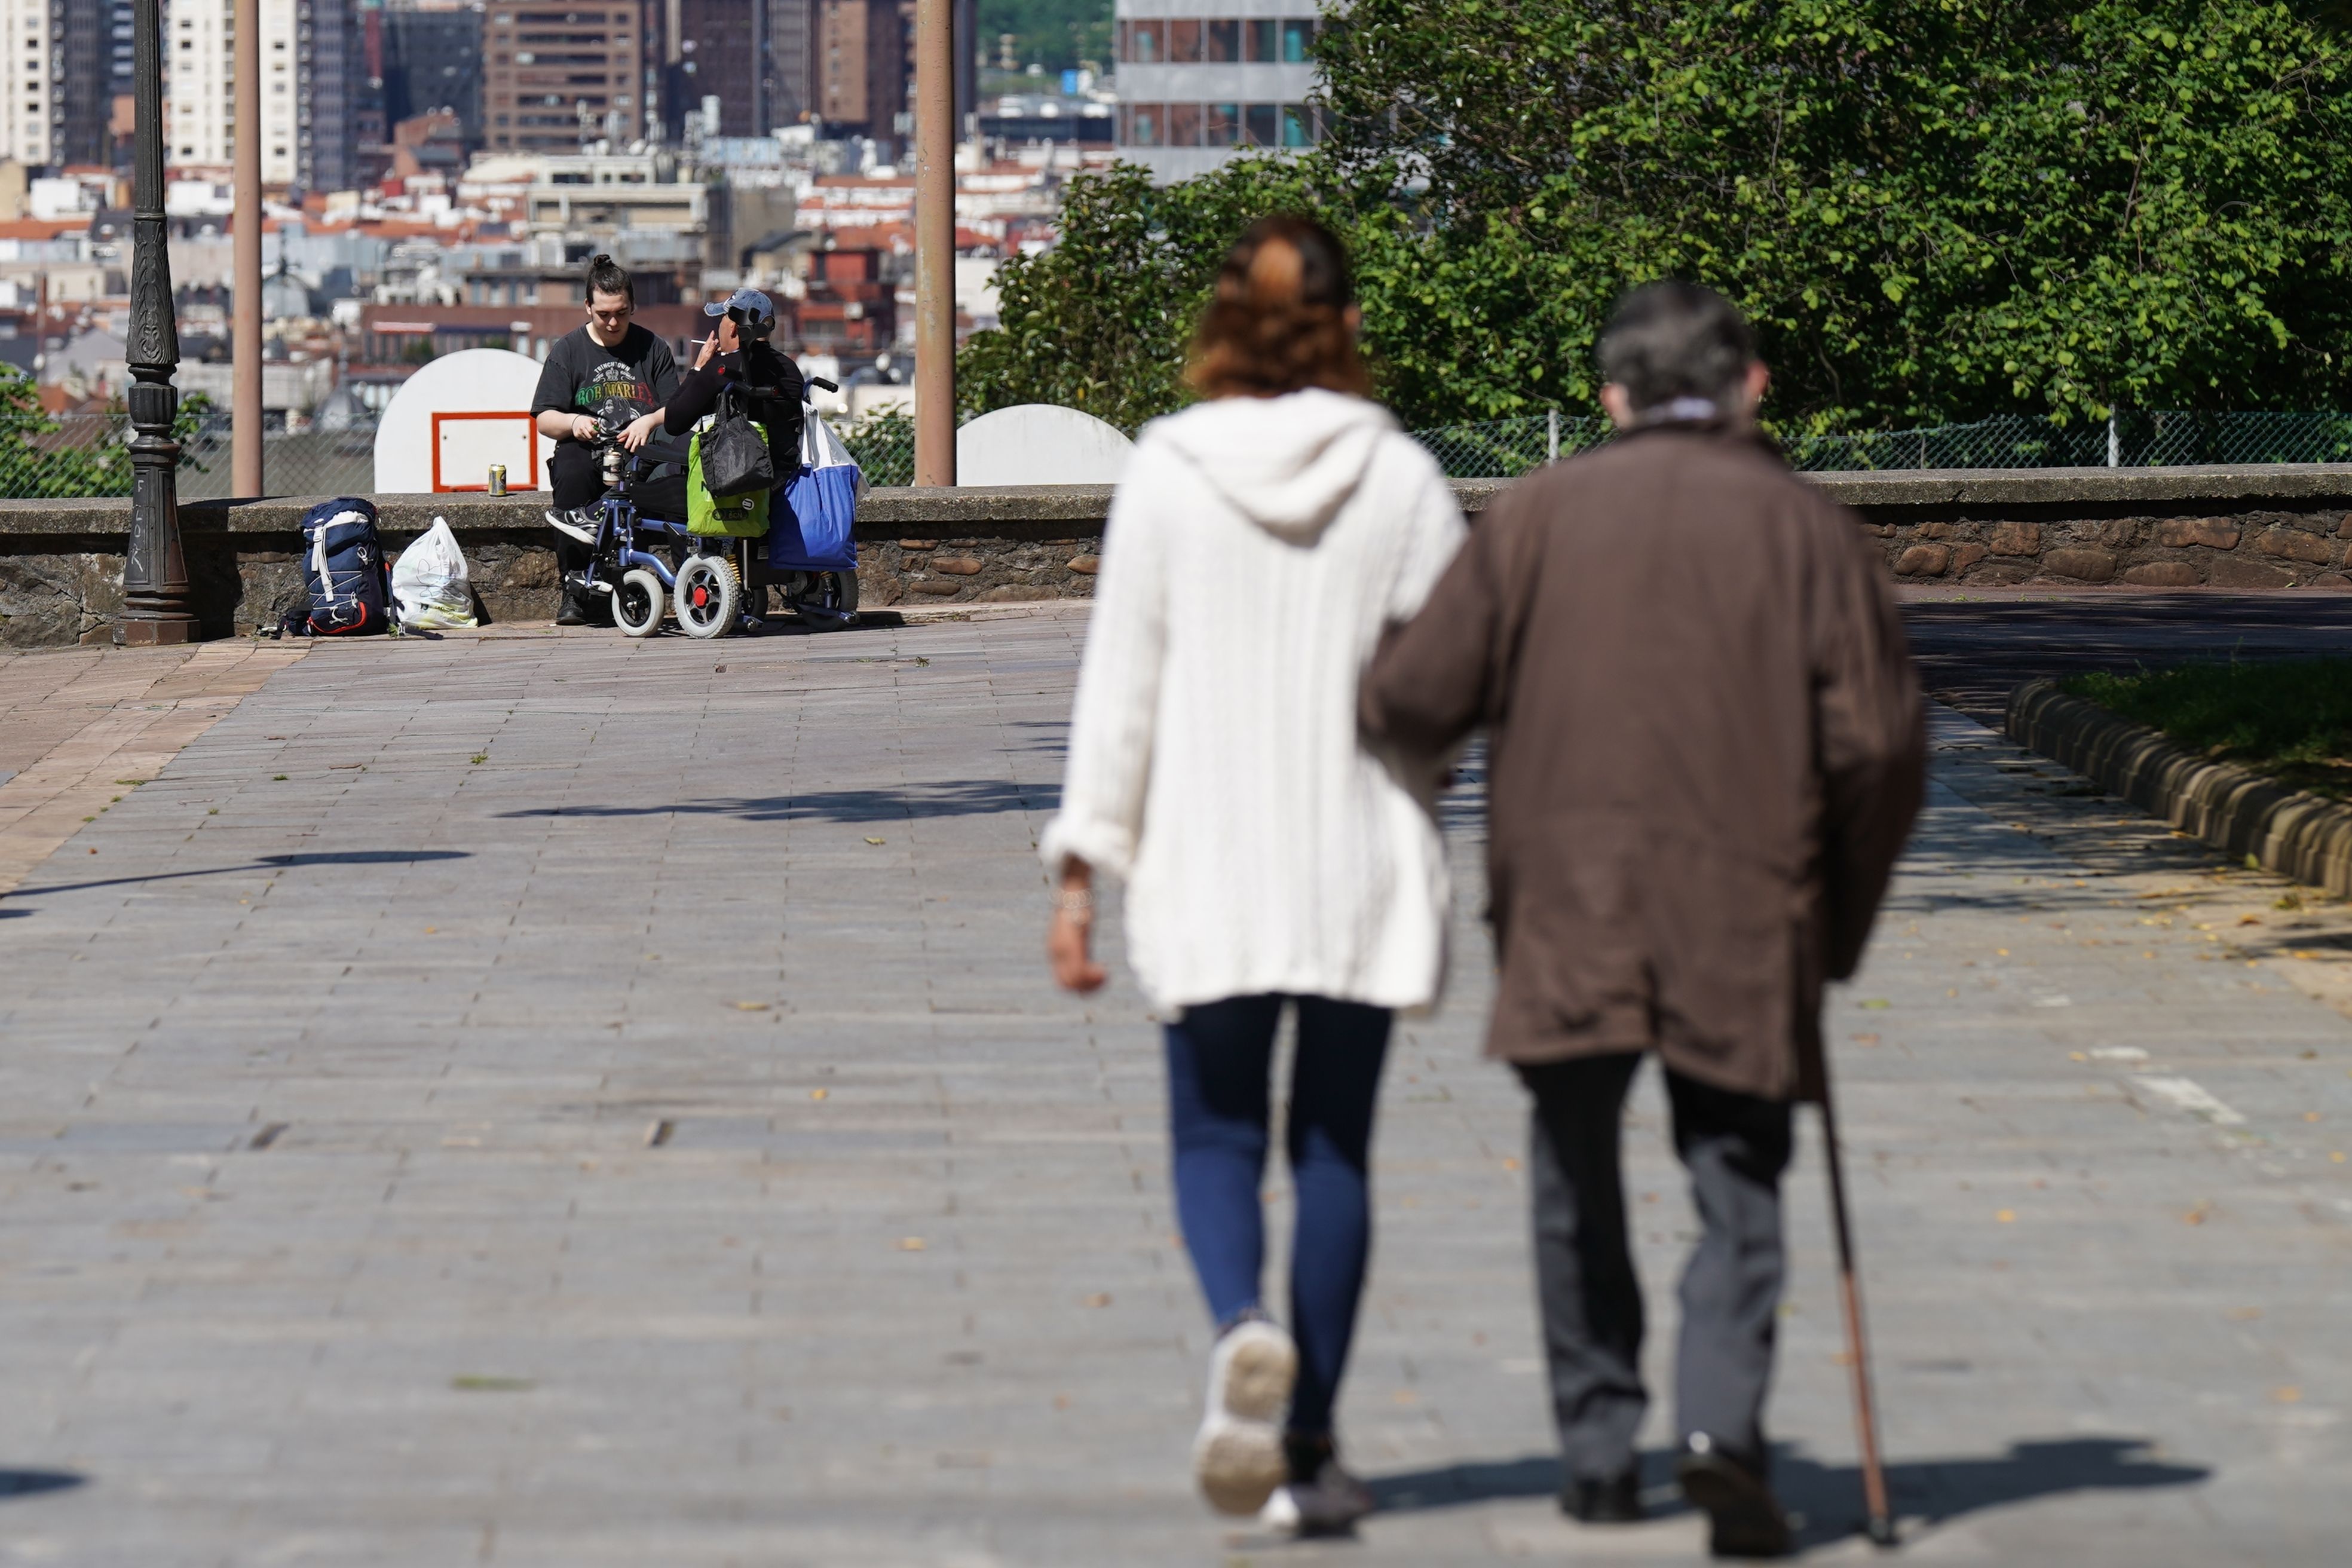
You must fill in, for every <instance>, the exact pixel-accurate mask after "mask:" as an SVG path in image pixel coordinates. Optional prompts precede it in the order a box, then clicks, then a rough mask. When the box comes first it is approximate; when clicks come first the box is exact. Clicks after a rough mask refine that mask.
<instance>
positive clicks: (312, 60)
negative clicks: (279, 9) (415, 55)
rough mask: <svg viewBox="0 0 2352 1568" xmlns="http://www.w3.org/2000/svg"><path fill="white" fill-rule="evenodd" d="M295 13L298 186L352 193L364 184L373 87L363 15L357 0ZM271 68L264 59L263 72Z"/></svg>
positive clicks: (300, 4) (308, 4) (317, 1)
mask: <svg viewBox="0 0 2352 1568" xmlns="http://www.w3.org/2000/svg"><path fill="white" fill-rule="evenodd" d="M267 3H268V0H264V4H265V5H266V4H267ZM294 14H295V22H296V27H295V39H294V56H295V78H296V79H295V97H294V106H295V107H294V127H295V129H294V144H295V152H294V182H293V183H294V184H298V185H300V186H302V187H303V188H304V189H306V190H313V191H348V190H350V189H352V187H353V186H355V185H357V184H359V183H360V169H359V135H358V131H359V110H360V102H361V99H362V95H363V94H364V92H365V91H366V84H367V70H366V62H365V59H364V58H363V57H362V53H361V38H360V26H359V11H358V8H357V7H356V6H355V5H352V0H297V3H296V6H295V13H294ZM264 40H265V43H267V41H268V35H267V34H265V35H264ZM269 64H270V62H269V61H268V60H264V61H263V62H262V65H263V68H264V69H265V70H267V69H268V66H269ZM272 90H273V91H274V90H275V79H274V78H273V79H272ZM265 144H266V143H265Z"/></svg>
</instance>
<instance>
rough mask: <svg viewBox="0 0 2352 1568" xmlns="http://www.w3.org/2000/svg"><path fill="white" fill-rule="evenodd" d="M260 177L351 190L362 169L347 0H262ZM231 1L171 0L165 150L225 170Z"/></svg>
mask: <svg viewBox="0 0 2352 1568" xmlns="http://www.w3.org/2000/svg"><path fill="white" fill-rule="evenodd" d="M260 10H261V183H262V184H264V185H269V186H275V187H278V188H281V189H292V188H296V187H299V188H301V189H304V190H320V191H337V190H347V189H349V188H351V186H352V184H355V183H356V181H357V177H358V160H357V147H356V143H355V138H354V133H353V121H354V120H355V118H356V116H357V110H358V103H359V96H360V81H361V79H360V73H361V71H362V63H361V58H360V47H359V27H358V22H357V15H356V12H355V10H354V9H353V8H352V6H351V5H348V4H347V0H260ZM163 43H164V51H163V52H164V58H165V65H164V68H163V91H164V130H165V142H164V148H163V153H164V157H165V160H166V161H167V162H169V163H173V164H176V165H181V166H194V167H212V168H219V167H223V166H226V165H227V164H229V163H232V162H234V161H235V159H236V59H235V49H236V13H235V9H234V5H233V3H232V0H167V6H166V10H165V13H164V23H163Z"/></svg>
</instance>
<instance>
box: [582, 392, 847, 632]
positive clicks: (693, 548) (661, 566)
mask: <svg viewBox="0 0 2352 1568" xmlns="http://www.w3.org/2000/svg"><path fill="white" fill-rule="evenodd" d="M640 412H642V410H640V409H638V408H637V407H636V406H635V405H634V404H631V403H629V402H627V401H626V400H625V399H621V398H613V399H608V400H607V401H606V402H605V403H604V404H603V405H600V406H599V407H598V408H597V410H596V413H595V419H596V438H595V440H594V442H593V447H595V449H596V453H597V458H598V461H599V463H600V464H601V465H602V468H603V471H604V495H603V496H602V497H601V498H600V499H599V500H597V502H596V504H595V506H594V507H593V509H588V510H589V511H592V512H593V521H591V519H590V518H589V517H588V516H587V515H586V514H585V513H583V512H573V513H571V514H569V515H566V514H565V513H562V512H558V511H550V512H548V513H547V514H546V516H547V521H548V523H549V525H550V526H551V527H552V528H554V529H556V530H557V531H560V532H562V533H564V534H568V535H569V536H571V537H572V538H573V539H576V540H578V541H579V542H581V543H583V544H584V545H586V546H588V549H589V564H588V570H587V587H588V591H589V592H590V593H592V594H598V595H609V596H610V598H611V600H612V605H613V624H614V626H618V627H619V628H620V629H621V631H622V632H623V633H624V634H625V635H626V636H628V637H653V636H655V635H656V633H658V632H659V631H660V630H661V625H662V619H663V616H664V615H665V614H667V615H669V616H674V617H675V618H676V619H677V626H678V629H679V630H680V631H682V632H684V633H685V634H686V635H687V636H688V637H699V638H705V639H708V638H710V637H725V636H727V635H728V634H729V633H730V632H736V631H746V632H748V631H755V630H757V629H758V628H759V627H760V626H761V625H762V624H763V622H764V616H763V615H762V614H761V612H762V611H763V610H764V609H765V606H766V600H767V593H768V588H769V587H770V586H771V585H774V586H777V587H780V588H781V589H782V593H783V598H784V602H785V604H786V605H787V606H788V607H789V608H791V609H792V610H793V612H794V613H795V614H796V615H797V616H799V617H800V618H801V619H802V620H803V622H805V623H807V624H808V625H809V626H811V627H813V628H816V629H830V628H833V627H835V626H853V625H855V624H856V620H857V574H856V572H855V571H848V572H840V571H791V570H787V571H782V572H777V571H772V570H770V569H769V568H768V566H767V563H766V560H765V552H764V551H763V550H761V548H760V546H761V543H762V542H761V541H760V540H756V539H734V538H728V537H725V536H723V535H708V534H698V533H695V532H693V531H690V530H689V529H688V527H687V525H686V522H685V521H684V520H683V518H680V519H678V520H676V521H672V520H670V519H667V518H663V517H656V516H653V515H650V514H648V513H647V512H646V510H643V509H641V508H640V507H639V505H638V503H637V489H638V488H639V487H640V486H641V485H643V484H645V483H646V480H647V479H649V478H650V477H651V475H652V472H653V470H654V469H656V468H661V467H664V466H667V465H675V466H676V467H677V468H679V469H680V470H681V471H682V470H683V469H684V468H685V467H686V464H687V459H688V453H687V449H686V447H683V446H681V445H678V444H677V443H675V442H669V441H661V440H652V441H647V442H646V444H645V445H644V446H643V447H639V448H638V449H637V450H636V451H635V452H632V451H630V450H629V449H628V448H627V447H625V446H623V445H622V444H621V432H622V431H623V430H625V429H626V428H627V427H628V424H629V421H630V420H632V419H633V418H635V417H636V416H637V415H638V414H639V413H640ZM808 417H810V418H814V417H816V416H815V415H814V413H811V414H810V415H809V416H808ZM673 504H674V507H675V510H679V511H683V510H685V509H684V506H683V505H682V504H677V503H673ZM665 510H670V509H669V508H666V509H665ZM657 552H659V553H657ZM665 556H667V559H665Z"/></svg>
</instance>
